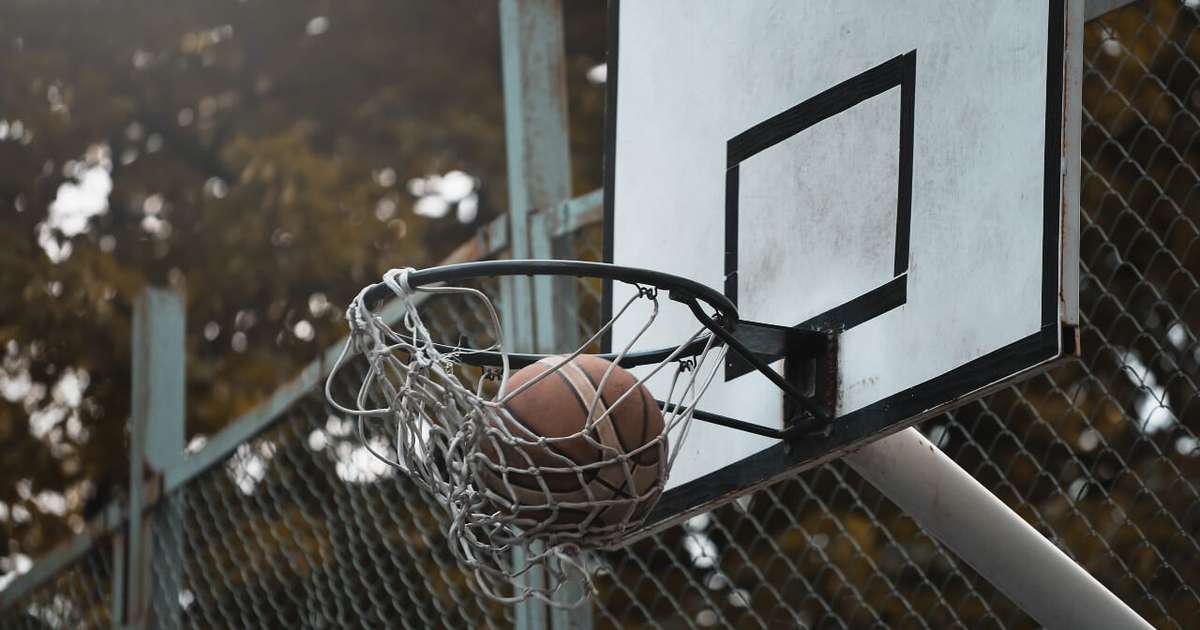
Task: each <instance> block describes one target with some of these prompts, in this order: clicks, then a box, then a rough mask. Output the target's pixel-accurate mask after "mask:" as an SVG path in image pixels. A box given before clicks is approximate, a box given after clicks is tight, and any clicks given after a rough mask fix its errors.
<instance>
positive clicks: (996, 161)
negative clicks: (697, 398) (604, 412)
mask: <svg viewBox="0 0 1200 630" xmlns="http://www.w3.org/2000/svg"><path fill="white" fill-rule="evenodd" d="M1075 1H1076V0H1065V1H1064V0H1052V1H1050V2H1048V3H1047V2H1046V0H1013V1H1011V2H1003V3H1000V2H994V1H992V0H921V1H915V0H914V1H907V2H906V1H900V0H896V1H892V2H870V1H868V0H860V1H847V2H838V3H810V2H778V1H768V0H762V1H746V2H726V1H724V0H704V1H699V0H656V1H655V2H617V1H616V0H612V2H611V6H612V9H611V15H610V30H611V35H610V37H611V44H610V51H609V60H608V80H609V90H610V92H609V104H608V110H609V112H608V116H609V118H608V159H609V163H608V164H607V169H606V174H605V178H606V182H605V190H606V195H605V203H606V209H605V211H606V238H607V241H606V246H605V255H606V260H608V261H610V262H615V263H617V264H622V265H633V266H638V267H645V268H649V269H655V270H659V271H665V272H668V273H673V274H678V275H681V276H685V277H688V278H692V279H695V280H698V281H700V282H703V283H705V284H708V285H709V286H712V287H713V288H717V289H720V290H723V291H724V292H725V294H726V295H727V296H728V297H730V298H731V299H732V300H733V301H735V302H736V303H737V305H738V309H739V313H740V317H741V318H742V319H744V320H749V321H753V322H760V323H766V324H775V325H782V326H796V325H801V324H813V323H818V324H822V325H825V326H829V327H832V328H834V329H836V330H839V331H840V334H839V337H838V350H837V366H838V367H837V372H838V374H837V386H836V388H837V391H836V413H835V416H836V419H835V420H834V422H833V425H832V429H831V430H830V431H829V433H828V435H823V436H818V437H815V438H811V439H807V438H806V439H804V440H801V441H798V442H793V443H791V444H782V443H780V442H778V441H776V440H772V439H769V438H764V437H759V436H755V435H750V434H746V433H742V432H738V431H734V430H730V429H727V428H723V427H719V426H713V425H708V424H704V423H699V422H697V423H693V425H692V427H691V430H690V434H689V435H688V437H687V440H686V442H685V443H684V444H683V445H682V447H681V450H680V452H679V456H678V458H677V459H676V461H675V464H674V468H673V470H672V473H671V479H670V483H669V485H668V491H667V493H666V494H665V495H664V497H663V499H662V500H661V501H660V503H659V506H658V507H657V508H656V510H655V513H654V514H653V515H652V516H651V518H650V521H649V527H650V528H656V527H659V526H662V525H665V524H667V523H669V522H673V521H674V520H678V519H679V518H682V517H684V516H686V515H688V514H690V513H694V512H696V511H699V510H701V509H706V508H708V507H711V506H713V505H715V504H717V503H720V502H722V501H725V500H729V499H731V498H734V497H736V496H739V495H741V494H744V493H746V492H748V491H750V490H752V489H754V488H755V487H759V486H761V485H764V484H766V483H769V482H770V481H772V480H775V479H778V478H780V477H781V476H784V475H787V474H791V473H794V472H795V471H797V470H800V469H803V468H805V467H808V466H811V465H815V464H817V463H820V462H822V461H826V460H828V459H830V458H833V457H836V456H837V455H839V454H840V453H844V452H845V451H846V450H847V449H851V448H853V447H855V446H856V445H859V444H863V443H865V442H866V441H869V440H872V439H877V438H879V437H882V436H883V435H886V434H889V433H891V432H894V431H897V430H899V429H901V428H903V427H906V426H909V425H911V424H912V423H914V422H917V421H919V420H921V419H923V418H927V417H929V416H931V415H934V414H936V413H939V412H942V411H945V410H946V409H948V408H950V407H951V406H953V405H955V404H957V403H961V402H964V401H967V400H970V399H972V398H974V397H977V396H979V395H981V394H982V393H984V392H987V391H989V390H992V389H995V388H996V387H999V386H1001V385H1003V384H1007V383H1011V382H1012V381H1013V380H1015V379H1017V378H1019V377H1021V376H1023V375H1027V374H1030V373H1032V372H1033V371H1034V370H1035V369H1038V368H1041V367H1044V366H1046V365H1048V364H1050V363H1052V362H1054V361H1056V360H1058V359H1060V358H1062V357H1064V356H1068V355H1070V354H1072V353H1074V352H1075V349H1076V344H1077V341H1076V334H1075V330H1076V325H1077V323H1078V314H1077V311H1078V306H1077V303H1076V300H1077V298H1076V296H1077V293H1078V277H1077V274H1078V253H1077V248H1076V243H1077V240H1078V181H1079V148H1078V147H1079V145H1078V133H1079V104H1078V98H1079V89H1080V58H1079V56H1080V43H1081V29H1082V12H1081V8H1082V6H1081V4H1078V5H1077V4H1075ZM629 290H630V289H629V288H628V287H627V286H626V285H622V284H620V283H616V284H615V286H614V287H610V288H609V294H608V295H607V296H606V308H609V309H611V305H612V303H613V302H614V301H617V303H620V301H621V300H623V299H624V298H626V297H627V295H628V294H627V292H628V291H629ZM663 317H664V318H667V320H668V321H669V322H670V323H671V325H660V326H657V327H655V328H654V329H652V330H651V331H650V336H649V337H646V338H644V339H643V340H642V341H641V342H639V345H641V344H642V343H644V344H645V345H646V346H648V347H657V346H659V345H667V344H669V343H671V342H672V341H676V342H677V340H678V338H679V335H680V334H682V333H683V331H685V330H691V329H693V328H694V327H695V319H694V317H692V316H691V314H689V313H688V312H687V311H686V309H674V310H672V309H666V310H665V311H664V313H663ZM671 318H677V320H673V319H671ZM635 325H636V324H633V323H628V324H623V323H622V321H620V320H618V322H617V323H616V326H615V327H614V331H613V345H614V347H616V346H619V345H620V344H621V342H622V341H623V340H626V339H628V338H629V337H630V335H632V334H634V326H635ZM670 335H673V337H670V338H668V336H670ZM658 336H661V337H662V338H657V337H658ZM781 364H782V362H777V363H776V364H775V367H777V368H778V369H780V370H782V369H783V368H782V365H781ZM723 376H724V377H725V378H724V379H722V378H720V377H719V378H718V379H717V381H718V382H716V383H715V384H714V385H713V387H712V388H711V389H710V390H709V392H708V393H707V394H706V396H705V397H704V399H703V401H702V404H701V407H702V408H703V409H704V410H706V411H710V412H714V413H719V414H723V415H727V416H732V417H735V418H738V419H741V420H745V421H751V422H755V423H758V424H763V425H767V426H771V427H776V428H780V427H781V426H782V424H783V422H784V411H783V409H784V404H783V399H782V395H781V393H780V391H779V389H778V388H776V387H775V386H773V385H771V384H770V383H769V382H768V381H767V380H766V379H765V378H763V377H762V376H761V375H759V374H756V373H747V374H739V372H738V371H737V370H732V369H731V370H729V371H727V372H726V374H724V375H723ZM655 387H662V384H661V383H656V382H655V381H653V380H652V381H651V389H652V390H654V388H655ZM672 446H673V448H674V447H675V444H673V445H672Z"/></svg>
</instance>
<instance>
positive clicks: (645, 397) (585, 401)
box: [477, 355, 667, 532]
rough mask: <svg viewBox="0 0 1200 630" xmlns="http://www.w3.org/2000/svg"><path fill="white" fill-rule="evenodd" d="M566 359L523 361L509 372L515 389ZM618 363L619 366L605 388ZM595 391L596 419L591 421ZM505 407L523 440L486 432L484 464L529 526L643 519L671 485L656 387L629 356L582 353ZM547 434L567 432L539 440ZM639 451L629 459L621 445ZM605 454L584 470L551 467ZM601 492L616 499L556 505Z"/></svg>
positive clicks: (491, 484)
mask: <svg viewBox="0 0 1200 630" xmlns="http://www.w3.org/2000/svg"><path fill="white" fill-rule="evenodd" d="M562 360H563V357H547V358H545V359H542V360H541V361H538V362H537V363H534V364H532V365H529V366H526V367H525V368H522V369H521V370H519V371H518V372H516V373H515V374H513V375H512V376H511V377H510V378H509V381H508V391H510V392H511V391H516V390H517V388H519V387H521V386H522V385H523V384H525V383H528V382H529V381H530V380H532V379H534V378H535V377H537V376H538V375H540V374H542V373H544V372H546V371H547V370H550V369H552V368H553V367H554V366H556V365H558V364H559V363H561V362H562ZM610 366H612V368H613V369H612V372H611V373H610V374H609V375H608V379H607V380H606V381H604V384H603V387H602V388H601V386H600V385H601V381H602V379H604V374H605V372H606V371H607V370H608V369H609V367H610ZM626 392H629V393H628V395H625V394H626ZM622 396H624V398H623V399H622ZM618 400H619V401H620V402H617V401H618ZM593 401H595V408H594V410H593V411H592V418H593V419H594V420H593V422H592V424H591V426H590V428H587V427H588V425H587V421H588V411H589V408H590V407H591V406H592V404H593ZM614 404H616V406H615V407H613V406H612V405H614ZM505 408H506V410H507V411H508V416H509V417H508V418H504V419H503V420H501V421H502V422H505V423H507V426H505V427H504V428H505V429H506V430H507V432H508V433H509V434H511V435H513V436H515V437H517V438H520V439H521V440H523V442H521V443H516V444H513V443H506V442H504V441H502V440H501V439H499V438H494V437H493V438H489V437H485V438H484V440H483V442H484V443H483V446H482V449H481V450H482V452H483V455H484V459H485V460H486V461H485V462H484V465H482V466H478V467H477V472H478V475H479V480H480V481H481V482H482V483H483V485H485V486H486V487H487V488H488V489H490V490H491V491H492V492H494V493H495V494H496V495H498V497H499V498H498V499H495V498H494V499H493V503H494V504H496V507H497V508H499V509H501V510H505V511H511V512H515V513H516V515H517V519H518V520H517V524H518V525H520V526H522V527H524V528H526V529H529V528H532V527H534V526H537V525H543V526H544V529H543V530H542V531H547V532H562V531H578V532H583V531H586V530H587V529H588V528H589V527H596V526H608V525H614V524H617V523H620V522H621V521H622V520H623V519H626V518H628V519H629V520H631V521H637V520H640V519H641V518H642V517H643V516H645V514H646V512H647V511H648V510H649V509H650V507H651V506H653V505H654V503H655V501H656V500H657V499H658V497H659V495H660V494H661V493H662V490H663V484H664V483H665V482H666V465H667V440H666V436H663V435H662V433H663V415H662V412H661V411H660V410H659V408H658V403H657V402H655V400H654V397H653V396H652V395H651V394H650V391H649V390H648V389H646V387H645V386H644V385H640V384H638V383H637V378H636V377H635V376H634V375H633V374H630V373H629V372H628V371H627V370H625V369H623V368H621V367H620V366H613V364H612V363H610V362H609V361H606V360H604V359H601V358H599V357H596V356H592V355H579V356H577V357H575V358H574V359H572V360H571V361H570V362H569V363H567V364H566V365H564V366H562V368H560V369H558V370H556V371H555V372H554V373H551V374H548V375H546V377H545V378H543V379H542V380H540V381H538V382H537V383H535V384H533V385H532V386H530V387H529V388H528V389H525V390H524V391H521V392H520V393H518V394H517V395H516V396H513V397H512V398H511V399H510V400H509V401H508V402H507V403H506V405H505ZM606 410H607V411H609V413H608V415H605V411H606ZM585 428H586V431H585ZM572 436H574V437H572ZM660 436H662V437H661V439H658V438H659V437H660ZM538 437H546V438H566V439H563V440H556V441H555V442H552V443H547V444H545V445H538V444H535V443H531V442H534V441H535V440H536V439H537V438H538ZM527 442H529V443H527ZM651 442H654V444H652V445H650V446H646V445H647V444H649V443H651ZM643 446H646V448H644V449H642V450H640V451H639V450H638V449H639V447H643ZM635 451H636V454H634V455H632V456H630V457H628V461H624V462H623V461H620V459H619V458H620V457H621V456H622V455H627V454H630V453H635ZM600 462H610V463H606V464H603V465H600V466H595V467H592V468H588V469H584V470H581V471H559V470H548V469H562V468H569V467H572V466H584V465H587V464H597V463H600ZM626 469H628V474H627V471H626ZM596 500H605V501H616V503H610V504H607V505H600V506H580V507H562V506H561V505H559V506H558V509H557V510H555V509H554V507H553V506H555V505H558V504H561V503H562V502H564V501H566V502H579V503H583V502H591V501H596Z"/></svg>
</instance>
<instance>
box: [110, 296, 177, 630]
mask: <svg viewBox="0 0 1200 630" xmlns="http://www.w3.org/2000/svg"><path fill="white" fill-rule="evenodd" d="M132 337H133V374H132V379H131V380H132V384H133V391H132V405H131V407H132V408H131V410H130V417H129V436H130V438H129V443H130V446H129V448H130V454H129V506H130V509H129V512H130V514H129V531H128V540H127V544H126V548H127V549H128V552H129V562H128V564H126V573H127V575H128V581H127V586H128V588H127V590H126V592H127V594H128V598H127V600H126V603H125V618H124V619H123V620H121V621H124V622H125V623H126V625H128V626H132V627H145V626H148V625H149V624H150V623H151V622H152V620H151V612H152V610H151V597H152V593H153V591H154V588H153V583H154V576H153V564H154V544H153V531H154V525H153V517H152V515H150V514H146V513H144V512H143V510H144V509H145V506H146V505H147V504H148V502H149V501H148V495H149V494H150V493H148V492H147V484H146V483H145V480H147V479H150V480H154V479H156V478H159V475H160V474H161V473H162V471H164V470H167V469H170V468H173V467H174V466H175V465H176V464H177V463H178V462H179V461H180V460H181V458H182V455H183V447H184V443H183V436H184V419H185V412H184V391H185V390H184V366H185V363H186V361H187V354H186V350H185V345H184V343H185V342H184V306H183V296H182V295H181V294H179V293H177V292H175V291H172V290H169V289H160V288H155V287H147V288H145V289H143V290H142V292H141V293H140V294H139V295H138V297H137V299H136V300H135V301H134V310H133V334H132ZM166 579H167V580H168V582H170V581H172V580H171V576H166ZM158 621H159V622H160V623H162V624H169V623H170V620H158Z"/></svg>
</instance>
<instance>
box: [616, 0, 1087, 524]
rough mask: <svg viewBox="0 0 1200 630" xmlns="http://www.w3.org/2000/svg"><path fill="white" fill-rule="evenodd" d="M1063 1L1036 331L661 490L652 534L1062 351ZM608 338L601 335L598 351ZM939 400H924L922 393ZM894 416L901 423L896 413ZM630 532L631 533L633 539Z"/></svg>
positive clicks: (1051, 42) (1055, 27)
mask: <svg viewBox="0 0 1200 630" xmlns="http://www.w3.org/2000/svg"><path fill="white" fill-rule="evenodd" d="M1066 1H1067V0H1052V1H1051V2H1049V6H1048V11H1049V20H1048V22H1049V28H1048V33H1047V49H1048V51H1049V55H1048V65H1047V71H1046V140H1045V155H1044V174H1043V229H1042V261H1043V270H1042V313H1041V315H1042V316H1041V322H1042V326H1041V328H1040V329H1039V330H1038V331H1037V332H1035V333H1033V334H1031V335H1029V336H1028V337H1025V338H1024V339H1021V340H1019V341H1016V342H1014V343H1012V344H1009V345H1007V346H1004V347H1003V348H1000V349H998V350H996V351H994V352H991V353H988V354H986V355H984V356H982V357H979V358H977V359H975V360H973V361H971V362H969V363H967V364H965V365H962V366H960V367H958V368H956V369H954V370H952V371H950V372H948V373H946V374H943V375H942V376H940V377H938V378H935V379H932V380H930V381H926V382H925V383H922V384H920V385H917V386H915V387H912V388H910V389H907V390H905V391H902V392H899V393H897V394H894V395H892V396H889V397H888V398H885V399H883V400H881V401H879V402H876V403H874V404H871V405H868V406H867V407H864V408H862V409H859V410H857V411H854V412H852V413H849V414H845V415H842V416H839V417H838V418H837V420H836V421H835V422H834V423H833V425H832V426H831V428H830V430H829V432H828V434H827V435H823V436H818V437H815V438H806V439H803V440H798V441H795V442H792V443H789V444H777V445H774V446H771V447H769V448H767V449H765V450H763V451H760V452H758V453H756V454H754V455H752V456H750V457H748V458H746V459H743V460H741V461H739V462H737V463H734V464H731V465H729V466H726V467H725V468H722V469H720V470H718V471H715V472H712V473H710V474H708V475H705V476H703V477H700V478H698V479H695V480H692V481H690V482H688V483H685V484H683V485H682V486H680V487H678V488H675V489H673V490H671V491H669V492H667V493H666V494H664V495H663V497H662V499H661V500H660V501H659V502H658V504H657V505H656V506H655V507H654V509H653V510H652V511H651V514H650V516H649V517H648V518H647V520H646V525H645V528H644V529H643V534H644V533H649V532H652V531H656V530H658V529H661V528H662V527H665V526H667V525H669V524H671V523H673V522H676V521H678V520H679V519H680V518H682V517H685V516H689V515H691V514H695V513H698V512H701V511H704V510H707V509H711V508H712V507H715V506H717V505H721V504H723V503H725V502H727V501H730V500H732V499H734V498H736V497H738V496H741V495H742V494H745V493H746V492H747V491H749V490H751V489H755V488H759V487H763V486H765V485H768V484H770V483H771V482H773V481H777V480H779V479H781V478H783V477H785V476H787V475H789V474H794V473H796V472H798V471H800V470H803V469H805V468H809V467H812V466H815V465H818V464H821V463H823V462H825V461H829V460H832V459H836V458H838V457H840V456H841V455H842V454H844V453H845V452H847V451H850V450H853V449H854V448H857V447H858V446H860V445H862V444H865V443H867V442H869V441H871V440H874V439H878V438H879V437H883V436H884V435H887V434H890V433H893V432H895V431H899V430H901V429H903V428H905V427H908V426H910V425H912V424H915V423H916V422H919V421H920V420H923V419H925V418H928V417H930V416H932V415H936V414H937V413H941V412H943V411H945V410H946V409H949V408H950V407H952V406H954V405H955V404H957V403H961V402H965V401H967V400H969V399H970V398H969V397H972V396H975V395H978V394H981V393H983V392H986V391H990V389H992V388H994V387H1001V386H1003V385H1004V384H1009V383H1011V381H1012V380H1013V379H1015V378H1017V377H1019V376H1022V375H1026V374H1029V373H1031V372H1032V371H1033V370H1035V369H1036V368H1038V367H1041V366H1044V365H1046V364H1048V363H1050V362H1052V361H1054V360H1056V359H1059V358H1061V357H1063V356H1064V350H1063V343H1064V339H1063V331H1062V323H1061V322H1060V321H1059V295H1058V293H1059V286H1060V284H1061V282H1062V278H1061V276H1060V266H1061V261H1060V260H1059V246H1060V243H1059V238H1060V234H1061V229H1062V226H1061V222H1062V220H1063V219H1062V215H1061V213H1060V211H1061V207H1060V203H1061V201H1062V180H1061V178H1062V172H1063V171H1062V169H1063V162H1064V161H1063V155H1062V151H1063V147H1064V144H1063V99H1064V97H1065V85H1064V80H1063V79H1064V74H1063V72H1064V68H1063V62H1064V53H1065V46H1066V42H1067V38H1066V16H1065V13H1066V6H1065V5H1066ZM619 24H620V2H619V0H609V20H608V29H609V30H608V38H609V49H608V59H607V72H608V76H607V82H606V83H607V87H608V94H607V110H606V113H605V143H606V144H605V146H606V152H605V160H604V164H605V171H604V191H605V193H604V247H603V255H604V261H605V262H612V259H613V226H614V220H615V216H614V208H613V203H614V197H615V195H613V194H612V190H613V188H614V176H615V172H616V171H615V168H616V155H615V152H614V150H613V149H614V148H615V147H616V134H617V129H616V115H617V84H618V76H619V74H618V73H619V64H618V59H619V51H620V47H619V46H620V36H619V35H620V34H619V32H618V31H619V28H618V27H619ZM601 308H602V309H603V310H602V315H603V316H604V317H605V321H607V319H608V318H609V316H610V315H611V313H612V285H611V283H608V282H606V283H605V287H604V295H603V297H602V301H601ZM609 345H610V343H609V340H608V339H607V338H606V339H605V340H604V346H605V349H606V350H607V348H608V346H609ZM931 397H935V398H937V399H938V400H944V401H946V402H944V403H942V404H939V405H938V406H936V407H932V408H929V407H926V406H925V404H926V403H922V402H921V401H922V400H929V399H930V398H931ZM896 418H901V419H902V420H895V419H896ZM635 538H636V536H635Z"/></svg>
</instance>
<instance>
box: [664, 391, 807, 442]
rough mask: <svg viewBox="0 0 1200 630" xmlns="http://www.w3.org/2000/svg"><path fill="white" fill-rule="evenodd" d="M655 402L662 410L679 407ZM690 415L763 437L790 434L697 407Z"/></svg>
mask: <svg viewBox="0 0 1200 630" xmlns="http://www.w3.org/2000/svg"><path fill="white" fill-rule="evenodd" d="M655 402H657V403H658V406H659V407H660V408H662V410H663V411H675V410H677V409H679V407H680V406H679V405H676V404H674V403H668V402H664V401H661V400H656V401H655ZM692 417H693V418H695V419H696V420H699V421H701V422H707V423H709V424H715V425H717V426H721V427H726V428H729V429H735V430H738V431H745V432H746V433H753V434H755V435H761V436H763V437H769V438H775V439H777V440H784V439H787V438H788V437H790V436H791V433H790V432H789V431H780V430H779V429H772V428H771V427H764V426H763V425H761V424H754V423H753V422H746V421H745V420H737V419H735V418H730V417H729V416H722V415H721V414H717V413H712V412H709V411H703V410H701V409H697V410H695V411H694V412H692Z"/></svg>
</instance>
